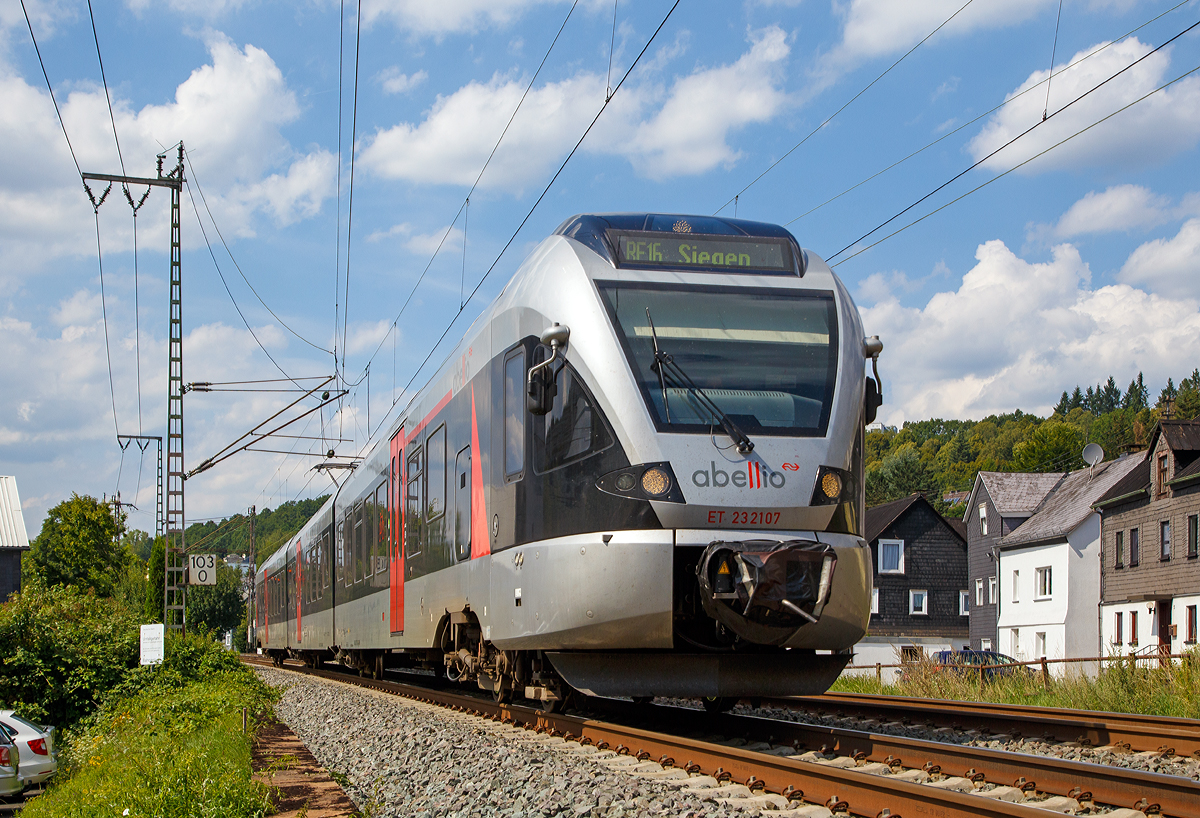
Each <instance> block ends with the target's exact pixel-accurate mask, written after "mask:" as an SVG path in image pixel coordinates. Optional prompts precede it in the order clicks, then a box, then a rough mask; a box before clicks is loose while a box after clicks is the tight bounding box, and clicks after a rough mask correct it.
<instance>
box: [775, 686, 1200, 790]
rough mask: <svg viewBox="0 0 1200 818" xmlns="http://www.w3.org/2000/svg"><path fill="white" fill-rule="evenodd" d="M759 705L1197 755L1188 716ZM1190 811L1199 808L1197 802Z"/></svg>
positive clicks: (873, 701) (1199, 747)
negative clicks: (1196, 805)
mask: <svg viewBox="0 0 1200 818" xmlns="http://www.w3.org/2000/svg"><path fill="white" fill-rule="evenodd" d="M762 704H763V705H766V706H771V707H782V708H790V709H797V710H804V711H807V712H811V713H813V714H816V715H821V716H834V717H849V718H855V719H860V720H870V721H875V722H894V723H900V724H906V725H925V726H928V727H935V728H950V729H953V730H967V729H974V730H978V731H986V732H989V733H992V734H1002V735H1006V736H1012V737H1013V738H1034V739H1043V740H1048V741H1054V742H1076V743H1078V744H1081V745H1084V746H1091V747H1102V746H1109V747H1114V748H1116V749H1118V750H1125V751H1129V752H1135V753H1138V752H1155V753H1164V754H1170V755H1180V756H1190V757H1193V758H1200V722H1197V721H1196V720H1194V719H1182V718H1170V717H1164V716H1141V715H1136V714H1131V713H1107V712H1096V711H1092V710H1066V709H1059V708H1054V707H1028V706H1025V705H1012V704H991V703H985V702H950V701H942V700H938V699H917V698H909V697H905V696H880V695H874V694H851V693H826V694H825V695H824V696H797V697H792V698H781V699H763V700H762ZM1196 812H1197V813H1200V806H1198V807H1197V808H1196Z"/></svg>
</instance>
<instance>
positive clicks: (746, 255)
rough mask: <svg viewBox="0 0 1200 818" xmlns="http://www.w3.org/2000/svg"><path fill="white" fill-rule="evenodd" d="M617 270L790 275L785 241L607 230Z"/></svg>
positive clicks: (747, 237)
mask: <svg viewBox="0 0 1200 818" xmlns="http://www.w3.org/2000/svg"><path fill="white" fill-rule="evenodd" d="M609 238H610V239H612V242H613V244H615V245H616V248H617V264H618V266H621V267H675V268H679V267H684V268H691V267H694V268H702V269H705V270H722V271H728V272H757V273H761V272H767V273H774V274H780V273H787V274H790V273H793V272H795V266H794V265H793V263H792V249H791V245H790V243H789V242H788V241H787V240H786V239H771V238H759V237H749V236H693V235H689V234H687V233H683V234H672V233H650V232H640V231H639V232H631V231H618V230H611V231H609Z"/></svg>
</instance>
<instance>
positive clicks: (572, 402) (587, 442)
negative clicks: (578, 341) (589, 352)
mask: <svg viewBox="0 0 1200 818" xmlns="http://www.w3.org/2000/svg"><path fill="white" fill-rule="evenodd" d="M555 385H556V386H557V387H558V392H557V394H556V395H555V396H554V406H553V407H552V408H551V409H550V411H549V412H548V413H547V414H546V415H544V416H543V417H540V418H534V422H533V468H534V471H535V472H537V473H539V474H541V473H544V472H548V471H551V470H553V469H557V468H559V467H560V466H565V465H567V464H568V463H574V462H575V461H577V460H582V459H584V458H585V457H588V456H590V455H593V454H597V453H599V452H602V451H604V450H605V449H607V448H608V447H609V446H611V445H612V442H613V440H612V435H611V434H609V431H608V429H607V428H606V426H605V424H604V420H603V419H602V418H601V416H600V412H599V410H597V409H596V408H595V405H594V404H593V403H592V398H591V395H589V394H588V392H587V389H586V388H585V387H584V385H583V382H582V381H581V380H580V379H579V376H578V375H577V374H576V373H575V371H574V370H573V369H572V368H571V367H570V366H566V365H564V366H562V367H561V368H560V369H559V370H558V373H557V375H556V376H555Z"/></svg>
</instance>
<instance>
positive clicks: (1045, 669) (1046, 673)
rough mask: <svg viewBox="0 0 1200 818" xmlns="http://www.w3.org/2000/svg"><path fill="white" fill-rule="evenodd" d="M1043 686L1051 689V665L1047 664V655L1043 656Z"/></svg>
mask: <svg viewBox="0 0 1200 818" xmlns="http://www.w3.org/2000/svg"><path fill="white" fill-rule="evenodd" d="M1042 687H1044V688H1045V689H1046V690H1049V689H1050V667H1049V665H1047V664H1046V657H1045V656H1043V657H1042Z"/></svg>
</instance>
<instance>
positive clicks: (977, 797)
mask: <svg viewBox="0 0 1200 818" xmlns="http://www.w3.org/2000/svg"><path fill="white" fill-rule="evenodd" d="M247 661H250V662H254V661H255V660H252V659H248V660H247ZM258 663H260V664H267V663H266V662H258ZM285 669H287V670H294V671H296V672H303V673H307V674H310V675H315V676H318V677H321V678H326V679H332V680H335V681H339V682H344V683H349V684H354V685H359V686H362V687H366V688H371V689H375V690H380V691H384V692H388V693H393V694H397V695H401V696H405V697H408V698H412V699H417V700H420V701H424V702H428V703H432V704H437V705H440V706H443V707H448V708H451V709H453V710H456V711H460V712H466V713H473V714H476V715H478V716H480V717H482V718H487V719H491V720H493V721H500V722H505V723H509V724H512V725H515V726H517V727H523V728H526V729H528V730H531V731H535V732H536V733H537V734H539V735H541V736H542V739H541V740H544V741H545V742H546V743H547V745H548V746H550V747H557V748H558V749H565V750H569V751H571V752H577V753H585V752H586V753H592V754H594V757H596V758H597V760H598V762H599V763H604V764H606V765H607V766H610V767H625V768H627V769H628V771H630V772H632V773H634V774H640V775H645V776H647V777H655V778H659V779H662V780H664V781H666V782H667V783H673V784H674V785H675V786H684V787H688V788H689V789H692V790H695V791H698V792H699V793H700V794H701V795H705V796H706V797H711V798H716V799H732V800H731V801H730V803H739V804H742V805H745V806H755V807H758V808H760V809H762V808H765V809H775V810H785V812H784V813H783V814H785V815H786V814H789V812H787V811H790V814H792V815H796V816H801V815H812V816H819V815H828V814H830V813H833V814H846V815H854V816H864V817H865V818H877V816H887V815H890V816H893V818H894V817H895V816H909V818H914V816H918V815H938V816H942V817H943V818H958V817H959V816H984V817H985V818H987V817H988V816H1030V817H1031V818H1032V817H1033V816H1040V818H1045V816H1046V815H1047V814H1048V813H1060V814H1061V813H1070V814H1076V813H1077V814H1106V815H1109V816H1111V818H1139V816H1152V815H1156V814H1161V815H1164V816H1169V817H1170V818H1185V816H1194V815H1196V814H1197V811H1198V807H1200V783H1197V782H1195V781H1192V780H1190V779H1186V778H1181V777H1177V776H1168V775H1161V774H1158V773H1148V772H1141V771H1134V770H1128V769H1121V768H1117V767H1107V766H1104V765H1097V764H1089V763H1082V762H1074V761H1063V760H1060V759H1054V758H1046V757H1042V756H1031V755H1024V754H1020V753H1012V752H1007V751H1003V750H993V749H987V748H978V747H963V746H959V745H953V744H942V743H938V742H932V741H923V740H917V739H907V738H898V737H895V736H888V735H880V734H876V733H872V732H869V731H862V730H848V729H840V728H831V727H817V726H813V725H807V724H801V723H797V722H788V721H780V720H773V719H765V718H760V717H754V716H743V715H732V714H722V715H719V716H715V715H712V714H707V713H703V712H701V711H696V710H689V709H686V708H678V707H662V706H654V705H637V704H632V703H629V702H617V701H612V700H600V701H598V702H589V705H592V704H594V705H595V706H596V709H597V710H598V711H602V713H603V715H602V719H603V720H601V719H600V718H589V717H587V716H582V715H575V714H557V713H556V714H550V713H545V712H542V711H540V710H536V709H533V708H530V707H524V706H521V705H513V704H501V703H496V702H493V701H491V700H490V699H486V698H480V697H477V696H473V695H467V694H465V693H463V692H461V691H459V690H449V689H434V688H431V687H427V686H423V685H416V684H406V683H400V682H395V681H382V680H370V679H363V678H359V677H355V676H348V675H346V674H344V673H338V672H332V671H328V670H309V669H305V668H301V667H299V666H295V667H293V666H291V665H288V666H287V667H286V668H285Z"/></svg>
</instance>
